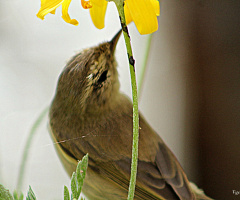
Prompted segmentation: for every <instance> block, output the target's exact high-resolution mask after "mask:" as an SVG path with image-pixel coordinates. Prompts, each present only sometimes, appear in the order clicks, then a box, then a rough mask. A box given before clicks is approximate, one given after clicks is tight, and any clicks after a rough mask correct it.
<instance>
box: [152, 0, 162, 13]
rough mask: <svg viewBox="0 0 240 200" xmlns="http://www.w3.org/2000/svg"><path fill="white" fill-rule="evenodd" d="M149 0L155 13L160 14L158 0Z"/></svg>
mask: <svg viewBox="0 0 240 200" xmlns="http://www.w3.org/2000/svg"><path fill="white" fill-rule="evenodd" d="M150 2H151V3H152V5H153V7H154V10H155V14H156V15H157V16H159V15H160V3H159V1H158V0H150Z"/></svg>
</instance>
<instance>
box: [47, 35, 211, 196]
mask: <svg viewBox="0 0 240 200" xmlns="http://www.w3.org/2000/svg"><path fill="white" fill-rule="evenodd" d="M120 34H121V32H118V33H117V35H116V36H115V37H114V38H113V39H112V40H111V41H110V42H106V43H103V44H100V45H99V46H96V47H93V48H89V49H85V50H83V51H82V52H81V53H79V54H77V55H75V56H74V57H73V58H72V59H71V60H70V61H69V62H68V63H67V66H66V67H65V68H64V70H63V72H62V74H61V75H60V77H59V80H58V86H57V90H56V94H55V97H54V99H53V102H52V105H51V108H50V114H49V115H50V131H51V135H52V137H53V140H54V141H55V142H57V145H56V149H57V152H58V154H59V156H60V159H61V161H62V163H63V165H64V167H65V169H66V171H67V172H68V174H69V175H70V176H71V175H72V172H73V171H75V170H76V166H77V161H78V160H81V159H82V157H83V156H84V155H85V154H86V153H88V154H89V165H88V169H87V175H86V179H85V181H84V186H83V193H84V195H85V196H86V197H87V198H88V199H89V200H106V199H108V200H120V199H127V194H128V186H129V179H130V168H131V152H132V151H131V150H132V130H133V125H132V119H133V115H132V108H133V107H132V102H131V101H130V100H129V98H128V97H127V96H125V95H124V94H122V93H121V92H119V81H118V72H117V63H116V61H115V58H114V51H115V47H116V44H117V41H118V39H119V37H120ZM139 117H140V127H141V129H140V130H139V132H140V136H139V157H138V173H137V183H136V190H135V197H134V199H136V200H140V199H141V200H154V199H155V200H157V199H167V200H174V199H181V200H190V199H210V198H208V197H207V196H205V195H204V193H203V192H202V191H201V190H199V189H197V188H196V187H194V186H193V187H192V186H191V184H190V183H189V181H188V179H187V177H186V175H185V173H184V171H183V169H182V167H181V166H180V164H179V162H178V161H177V159H176V157H175V156H174V155H173V153H172V152H171V151H170V149H169V148H168V147H167V146H166V145H165V143H164V142H163V140H162V139H161V138H160V137H159V135H158V134H156V132H155V131H154V130H153V129H152V128H151V127H150V125H149V124H148V123H147V122H146V120H145V119H144V118H143V117H142V115H141V114H140V116H139ZM193 188H195V189H193Z"/></svg>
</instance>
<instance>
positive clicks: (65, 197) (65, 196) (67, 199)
mask: <svg viewBox="0 0 240 200" xmlns="http://www.w3.org/2000/svg"><path fill="white" fill-rule="evenodd" d="M64 200H70V195H69V190H68V188H67V186H65V185H64Z"/></svg>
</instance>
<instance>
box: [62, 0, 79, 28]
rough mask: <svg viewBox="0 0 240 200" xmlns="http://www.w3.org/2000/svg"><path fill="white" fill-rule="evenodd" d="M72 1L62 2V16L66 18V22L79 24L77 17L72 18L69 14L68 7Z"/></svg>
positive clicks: (65, 0)
mask: <svg viewBox="0 0 240 200" xmlns="http://www.w3.org/2000/svg"><path fill="white" fill-rule="evenodd" d="M70 3H71V0H64V1H63V4H62V18H63V19H64V21H65V22H67V23H69V24H73V25H75V26H77V25H78V21H77V20H76V19H71V18H70V16H69V14H68V8H69V5H70Z"/></svg>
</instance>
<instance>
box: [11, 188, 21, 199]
mask: <svg viewBox="0 0 240 200" xmlns="http://www.w3.org/2000/svg"><path fill="white" fill-rule="evenodd" d="M13 198H14V200H23V193H20V194H19V193H18V192H17V191H16V190H15V191H14V192H13Z"/></svg>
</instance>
